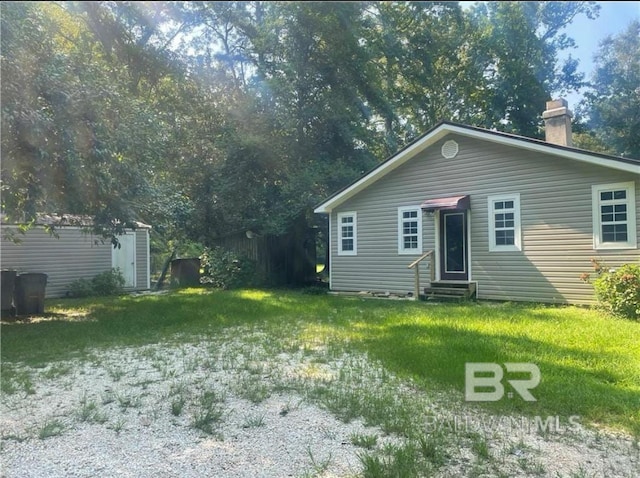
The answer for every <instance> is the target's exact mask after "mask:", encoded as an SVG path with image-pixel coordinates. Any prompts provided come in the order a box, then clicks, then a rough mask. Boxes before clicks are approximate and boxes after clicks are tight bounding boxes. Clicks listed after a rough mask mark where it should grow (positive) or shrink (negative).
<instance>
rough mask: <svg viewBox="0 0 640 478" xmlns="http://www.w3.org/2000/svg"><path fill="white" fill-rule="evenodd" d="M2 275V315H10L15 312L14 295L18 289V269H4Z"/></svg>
mask: <svg viewBox="0 0 640 478" xmlns="http://www.w3.org/2000/svg"><path fill="white" fill-rule="evenodd" d="M0 272H1V273H2V277H0V289H2V310H1V311H0V314H1V315H2V317H8V316H12V315H14V314H15V311H16V310H15V308H14V305H13V296H14V293H15V290H16V275H17V274H18V273H17V272H16V271H10V270H3V271H0Z"/></svg>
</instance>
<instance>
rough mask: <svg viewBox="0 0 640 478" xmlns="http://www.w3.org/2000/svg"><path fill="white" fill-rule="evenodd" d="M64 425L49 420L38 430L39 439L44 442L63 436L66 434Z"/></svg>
mask: <svg viewBox="0 0 640 478" xmlns="http://www.w3.org/2000/svg"><path fill="white" fill-rule="evenodd" d="M64 428H65V427H64V424H63V423H62V422H61V421H60V420H57V419H47V420H46V421H45V422H44V423H43V424H42V426H41V427H40V429H39V430H38V438H40V440H44V439H46V438H50V437H55V436H59V435H62V433H63V432H64Z"/></svg>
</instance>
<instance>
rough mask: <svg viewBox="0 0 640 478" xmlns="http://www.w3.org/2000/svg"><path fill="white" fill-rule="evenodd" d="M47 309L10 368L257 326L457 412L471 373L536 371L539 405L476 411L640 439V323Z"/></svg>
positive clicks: (480, 315) (474, 310)
mask: <svg viewBox="0 0 640 478" xmlns="http://www.w3.org/2000/svg"><path fill="white" fill-rule="evenodd" d="M47 309H48V310H51V311H52V312H51V313H52V314H53V316H51V317H49V318H48V320H44V321H38V322H32V323H21V322H17V323H13V324H3V326H2V337H1V339H2V350H1V353H2V361H3V362H24V363H26V364H29V365H34V366H38V365H42V364H46V363H47V362H49V361H58V360H67V359H71V358H74V357H77V356H79V357H82V356H83V355H84V354H86V353H87V351H88V350H90V349H91V348H94V347H114V346H127V345H144V344H149V343H157V342H170V341H186V340H190V339H194V338H195V339H204V340H206V339H207V337H214V336H215V335H216V334H219V333H220V332H222V331H223V330H224V329H225V328H226V327H234V326H243V327H250V328H251V327H256V329H260V330H261V331H264V332H267V336H274V337H279V338H281V337H287V336H291V337H292V338H293V339H297V340H300V341H302V342H304V341H305V340H307V339H313V340H315V341H324V342H325V343H327V344H331V343H334V344H337V345H338V346H339V347H342V348H344V349H346V350H347V351H348V350H352V349H353V350H360V351H362V352H366V353H367V354H369V356H370V357H372V358H373V359H378V360H380V361H381V362H382V363H383V364H384V366H385V367H386V368H388V369H389V370H391V371H393V372H395V373H397V374H399V375H400V376H406V377H411V378H413V379H415V380H417V382H418V384H420V385H421V386H422V387H424V388H425V389H426V390H429V389H430V388H433V389H434V390H442V389H448V390H454V391H456V392H457V393H456V394H455V396H459V397H460V402H459V404H452V405H454V406H455V405H460V406H462V405H465V404H464V402H463V394H464V367H465V363H467V362H492V363H500V364H503V363H505V362H531V363H534V364H536V365H538V367H539V368H540V371H541V376H542V380H541V383H540V385H539V386H538V387H536V388H535V389H533V390H532V393H533V395H534V396H535V397H536V398H537V401H536V402H525V401H524V400H522V399H520V398H519V397H518V396H517V394H515V393H514V398H513V399H508V398H504V399H503V400H500V401H499V402H495V403H480V404H470V405H469V404H467V405H468V406H472V407H480V408H482V409H485V410H488V411H493V412H498V413H510V412H514V413H521V414H524V415H529V416H536V415H540V416H546V415H562V416H565V417H568V416H570V415H580V416H582V417H584V418H585V421H601V422H603V423H606V424H613V425H620V426H622V427H624V428H626V429H627V430H632V431H633V432H634V433H636V434H638V435H640V389H639V388H638V384H639V383H640V357H639V356H638V355H639V353H638V345H637V344H638V342H640V341H639V340H638V339H639V338H640V324H631V323H626V322H615V323H613V322H612V321H613V320H614V319H611V320H604V319H602V318H600V317H599V316H598V315H596V314H590V313H588V312H585V311H581V310H579V309H570V308H547V307H540V306H537V305H522V304H473V303H471V304H463V305H458V304H448V305H426V304H423V303H415V302H400V301H382V300H366V299H360V298H346V297H333V296H326V295H321V296H315V295H313V296H312V295H305V294H301V293H296V292H291V291H282V290H276V291H231V292H220V291H214V290H208V289H187V290H183V291H177V292H172V293H170V294H166V295H148V296H127V297H117V298H105V299H93V300H60V301H56V302H53V303H50V304H47ZM56 314H62V315H64V317H58V316H57V315H56ZM74 314H75V315H74ZM634 344H635V345H634ZM505 378H511V377H510V376H507V377H505ZM513 378H517V377H513ZM504 384H505V391H507V392H509V391H513V390H512V389H510V388H509V386H508V384H507V383H506V381H504Z"/></svg>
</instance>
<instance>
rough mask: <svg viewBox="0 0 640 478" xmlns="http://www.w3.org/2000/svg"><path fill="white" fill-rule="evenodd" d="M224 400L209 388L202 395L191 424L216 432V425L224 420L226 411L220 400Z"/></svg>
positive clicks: (210, 432)
mask: <svg viewBox="0 0 640 478" xmlns="http://www.w3.org/2000/svg"><path fill="white" fill-rule="evenodd" d="M222 401H224V400H223V398H222V397H220V396H219V395H218V394H217V393H216V392H215V391H213V390H207V391H205V392H203V393H202V394H201V395H200V398H199V400H198V404H197V409H196V411H195V412H194V414H193V419H192V421H191V426H192V427H193V428H197V429H198V430H201V431H203V432H205V433H206V434H208V435H213V434H215V432H216V425H217V424H218V423H219V422H220V421H221V420H222V416H223V414H224V411H223V409H222V407H221V406H220V402H222Z"/></svg>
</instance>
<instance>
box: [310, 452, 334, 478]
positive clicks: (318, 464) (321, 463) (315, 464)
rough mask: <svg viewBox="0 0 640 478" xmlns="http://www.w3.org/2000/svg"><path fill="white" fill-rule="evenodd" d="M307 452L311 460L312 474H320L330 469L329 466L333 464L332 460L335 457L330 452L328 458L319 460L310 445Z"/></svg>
mask: <svg viewBox="0 0 640 478" xmlns="http://www.w3.org/2000/svg"><path fill="white" fill-rule="evenodd" d="M307 454H308V455H309V461H310V462H311V475H310V476H320V475H322V474H323V473H324V472H325V471H327V470H328V469H329V466H330V465H331V460H332V459H333V456H332V455H331V453H329V456H327V457H326V458H324V459H321V460H319V459H317V458H316V457H315V456H314V455H313V452H312V451H311V447H310V446H308V447H307Z"/></svg>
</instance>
